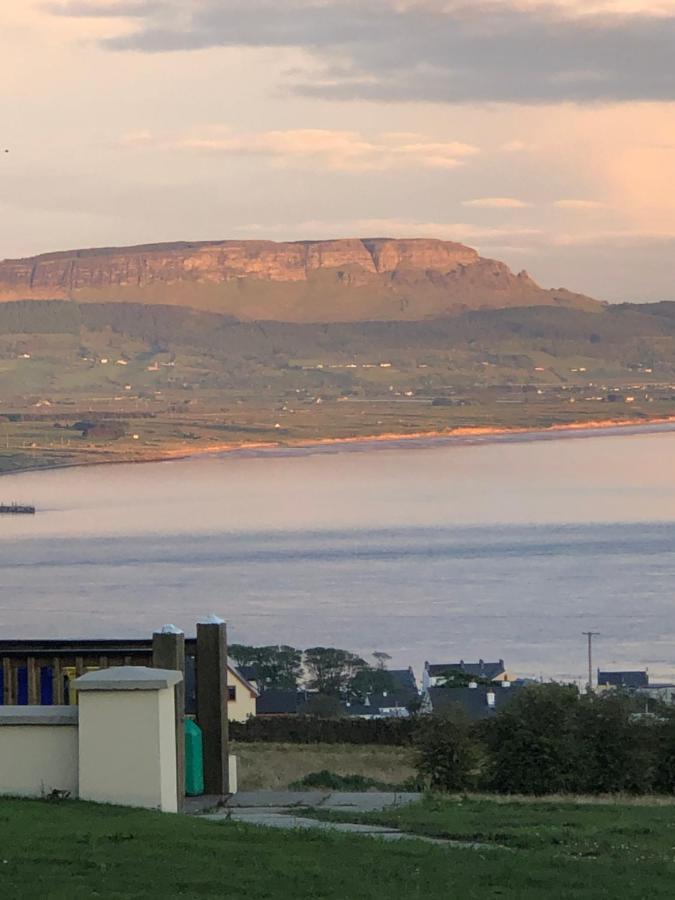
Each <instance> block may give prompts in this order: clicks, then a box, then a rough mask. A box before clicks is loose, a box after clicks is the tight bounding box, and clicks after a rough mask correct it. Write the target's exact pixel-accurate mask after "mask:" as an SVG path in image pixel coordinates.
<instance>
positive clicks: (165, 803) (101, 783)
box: [79, 687, 178, 812]
mask: <svg viewBox="0 0 675 900" xmlns="http://www.w3.org/2000/svg"><path fill="white" fill-rule="evenodd" d="M79 704H80V740H79V760H80V797H81V798H82V799H83V800H94V801H98V802H101V803H115V804H122V805H128V806H139V807H146V808H149V809H161V810H163V811H164V812H177V809H178V803H177V796H176V731H175V716H174V701H173V687H171V688H166V689H163V690H128V691H120V690H111V691H105V690H102V691H99V690H92V691H80V693H79Z"/></svg>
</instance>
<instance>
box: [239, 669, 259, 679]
mask: <svg viewBox="0 0 675 900" xmlns="http://www.w3.org/2000/svg"><path fill="white" fill-rule="evenodd" d="M237 668H238V669H239V671H240V672H241V674H242V675H243V676H244V678H245V679H246V680H247V681H257V680H258V667H257V666H237Z"/></svg>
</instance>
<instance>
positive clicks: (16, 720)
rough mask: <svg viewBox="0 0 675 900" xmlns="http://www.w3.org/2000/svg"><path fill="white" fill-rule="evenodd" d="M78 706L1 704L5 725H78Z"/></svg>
mask: <svg viewBox="0 0 675 900" xmlns="http://www.w3.org/2000/svg"><path fill="white" fill-rule="evenodd" d="M78 714H79V710H78V708H77V706H0V728H2V727H3V726H4V725H77V722H78Z"/></svg>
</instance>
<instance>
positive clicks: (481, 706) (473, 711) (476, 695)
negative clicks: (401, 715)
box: [427, 685, 521, 722]
mask: <svg viewBox="0 0 675 900" xmlns="http://www.w3.org/2000/svg"><path fill="white" fill-rule="evenodd" d="M519 690H521V688H519V687H514V686H513V685H511V687H507V688H505V687H500V686H498V685H497V686H495V687H494V688H492V687H486V686H478V687H475V688H469V687H461V688H448V687H432V688H429V689H428V690H427V697H428V701H429V705H430V707H431V710H430V711H431V712H432V713H434V714H435V715H444V714H446V713H450V712H452V711H453V709H455V708H456V707H457V706H460V707H461V708H462V709H463V710H464V712H465V713H466V714H467V715H468V717H469V718H470V719H471V720H472V721H474V722H475V721H478V720H479V719H487V718H489V717H490V716H493V715H495V714H496V713H498V712H499V711H500V710H502V709H504V707H505V706H507V705H508V704H509V703H510V702H511V701H512V700H513V698H514V697H515V695H516V694H517V693H518V691H519ZM488 694H494V706H491V705H490V704H489V703H488V696H487V695H488Z"/></svg>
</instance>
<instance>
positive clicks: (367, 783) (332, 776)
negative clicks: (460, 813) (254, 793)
mask: <svg viewBox="0 0 675 900" xmlns="http://www.w3.org/2000/svg"><path fill="white" fill-rule="evenodd" d="M290 787H291V790H297V791H301V790H307V788H310V789H311V788H314V789H318V790H326V791H355V792H356V791H358V792H361V791H419V790H420V784H419V781H418V779H416V778H409V779H408V780H407V781H405V782H403V783H402V784H390V783H388V782H386V781H378V779H376V778H368V777H367V776H366V775H338V774H337V772H329V771H328V769H322V770H321V771H320V772H310V774H309V775H305V777H304V778H301V779H300V780H299V781H295V782H294V783H293V784H291V786H290Z"/></svg>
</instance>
